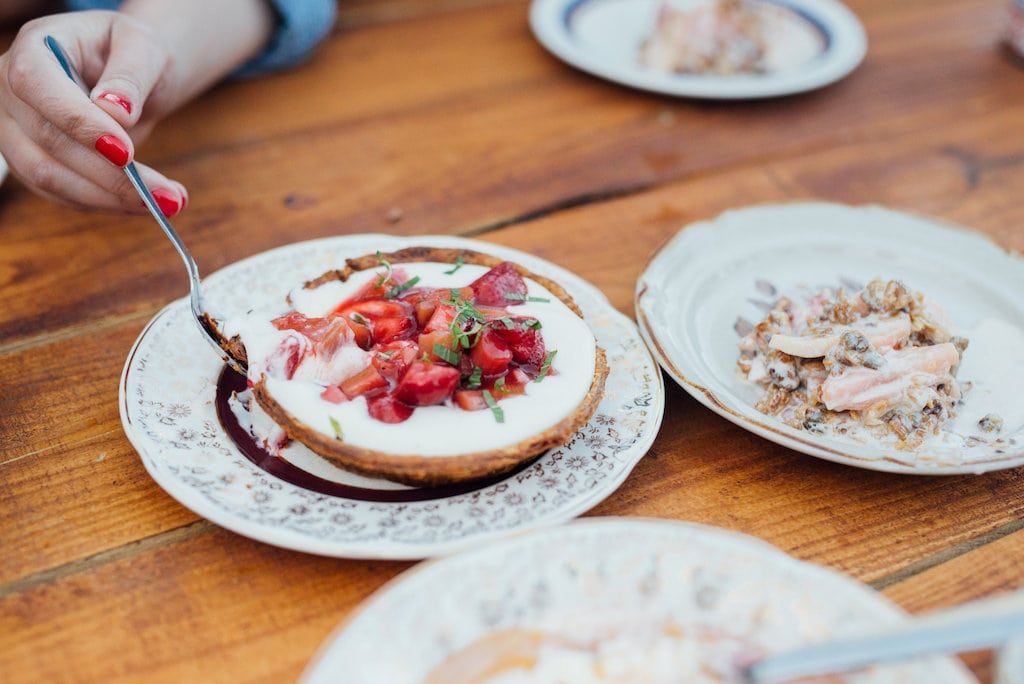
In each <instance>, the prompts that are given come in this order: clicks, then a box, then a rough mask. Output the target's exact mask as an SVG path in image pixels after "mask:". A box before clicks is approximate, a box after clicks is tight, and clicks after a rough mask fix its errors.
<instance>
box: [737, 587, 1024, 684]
mask: <svg viewBox="0 0 1024 684" xmlns="http://www.w3.org/2000/svg"><path fill="white" fill-rule="evenodd" d="M1022 635H1024V592H1018V593H1016V594H1009V595H1006V596H1000V597H997V598H992V599H986V600H983V601H975V602H973V603H968V604H966V605H963V606H958V607H956V608H951V609H949V610H944V611H939V612H935V613H931V614H928V615H925V616H923V617H920V618H915V619H911V620H908V621H907V622H905V623H903V624H901V625H897V626H895V627H892V628H889V629H886V630H884V631H881V632H877V633H875V634H872V635H870V636H864V637H857V638H850V639H844V640H841V641H831V642H826V643H822V644H815V645H812V646H806V647H804V648H799V649H796V650H794V651H789V652H786V653H781V654H779V655H776V656H769V657H767V658H765V659H764V660H761V661H759V662H757V663H754V664H753V665H751V666H750V667H748V668H747V670H746V673H745V674H746V681H747V682H749V683H750V684H768V683H769V682H784V681H788V680H791V679H796V678H798V677H809V676H813V675H824V674H833V673H838V672H849V671H851V670H857V669H860V668H863V667H867V666H868V665H874V664H878V663H885V662H892V661H897V660H906V659H908V658H914V657H917V656H925V655H933V654H937V653H957V652H960V651H969V650H975V649H982V648H993V647H996V646H1000V645H1002V644H1004V643H1006V642H1007V641H1008V640H1009V639H1011V638H1013V637H1015V636H1022Z"/></svg>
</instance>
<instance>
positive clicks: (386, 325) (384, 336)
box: [373, 316, 416, 344]
mask: <svg viewBox="0 0 1024 684" xmlns="http://www.w3.org/2000/svg"><path fill="white" fill-rule="evenodd" d="M415 334H416V321H415V319H413V318H410V317H408V316H404V317H402V318H380V319H377V320H376V321H374V322H373V341H374V342H376V343H377V344H387V343H389V342H394V341H395V340H407V339H409V338H410V337H412V336H413V335H415Z"/></svg>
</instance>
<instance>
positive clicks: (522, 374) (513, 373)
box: [505, 368, 530, 391]
mask: <svg viewBox="0 0 1024 684" xmlns="http://www.w3.org/2000/svg"><path fill="white" fill-rule="evenodd" d="M505 384H506V385H518V386H520V387H523V388H525V387H526V385H529V384H530V376H529V375H527V373H526V371H524V370H523V369H522V368H513V369H512V370H510V371H509V372H508V375H506V376H505ZM524 391H525V389H524Z"/></svg>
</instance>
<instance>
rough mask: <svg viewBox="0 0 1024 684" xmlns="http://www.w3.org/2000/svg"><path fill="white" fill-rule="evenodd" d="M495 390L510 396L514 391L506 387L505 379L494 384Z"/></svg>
mask: <svg viewBox="0 0 1024 684" xmlns="http://www.w3.org/2000/svg"><path fill="white" fill-rule="evenodd" d="M494 389H496V390H498V391H499V392H501V393H502V394H508V393H509V392H511V391H512V390H510V389H508V388H507V387H505V378H498V379H497V380H496V381H495V383H494Z"/></svg>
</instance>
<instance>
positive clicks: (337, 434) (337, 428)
mask: <svg viewBox="0 0 1024 684" xmlns="http://www.w3.org/2000/svg"><path fill="white" fill-rule="evenodd" d="M327 420H329V421H331V427H332V428H333V429H334V438H335V439H336V440H338V441H339V442H344V441H345V433H344V432H342V431H341V423H339V422H338V419H337V418H335V417H334V416H327Z"/></svg>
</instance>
